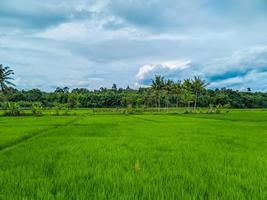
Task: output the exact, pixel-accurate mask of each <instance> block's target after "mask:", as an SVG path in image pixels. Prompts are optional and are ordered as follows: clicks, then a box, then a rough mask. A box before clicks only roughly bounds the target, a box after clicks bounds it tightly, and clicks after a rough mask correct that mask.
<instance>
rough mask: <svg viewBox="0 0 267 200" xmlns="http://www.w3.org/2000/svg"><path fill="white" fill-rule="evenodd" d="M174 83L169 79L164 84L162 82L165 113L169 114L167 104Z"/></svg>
mask: <svg viewBox="0 0 267 200" xmlns="http://www.w3.org/2000/svg"><path fill="white" fill-rule="evenodd" d="M173 85H174V82H173V81H172V80H170V79H168V80H167V81H166V82H164V86H163V89H164V90H165V91H166V106H167V112H169V104H170V96H171V92H172V89H173Z"/></svg>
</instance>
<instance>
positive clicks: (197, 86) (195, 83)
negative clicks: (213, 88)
mask: <svg viewBox="0 0 267 200" xmlns="http://www.w3.org/2000/svg"><path fill="white" fill-rule="evenodd" d="M205 87H206V82H205V80H202V79H201V78H200V77H199V76H194V79H193V80H192V90H193V93H194V95H195V103H194V109H196V107H197V101H198V97H199V95H200V94H201V93H202V92H203V91H205Z"/></svg>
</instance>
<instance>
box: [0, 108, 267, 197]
mask: <svg viewBox="0 0 267 200" xmlns="http://www.w3.org/2000/svg"><path fill="white" fill-rule="evenodd" d="M82 113H83V114H78V115H77V116H60V117H56V116H43V117H19V118H11V117H10V118H6V117H0V146H1V147H2V148H1V150H0V199H227V200H228V199H267V132H266V130H267V112H266V111H261V110H234V111H231V112H230V113H228V114H218V115H216V114H213V115H205V114H203V115H201V114H197V115H196V114H192V115H182V114H177V115H166V114H165V115H153V114H149V113H147V114H144V115H108V114H107V115H103V114H95V115H92V114H84V111H83V112H82ZM21 138H22V139H21Z"/></svg>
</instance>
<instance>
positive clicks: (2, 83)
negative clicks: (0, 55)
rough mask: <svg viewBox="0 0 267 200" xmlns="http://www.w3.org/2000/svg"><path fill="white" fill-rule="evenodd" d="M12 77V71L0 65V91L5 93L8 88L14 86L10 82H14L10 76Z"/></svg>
mask: <svg viewBox="0 0 267 200" xmlns="http://www.w3.org/2000/svg"><path fill="white" fill-rule="evenodd" d="M12 75H14V71H13V70H12V69H10V67H4V66H3V65H2V64H0V91H2V92H3V93H4V92H6V90H7V89H8V86H15V84H14V83H12V82H11V81H10V80H14V78H12V77H11V76H12Z"/></svg>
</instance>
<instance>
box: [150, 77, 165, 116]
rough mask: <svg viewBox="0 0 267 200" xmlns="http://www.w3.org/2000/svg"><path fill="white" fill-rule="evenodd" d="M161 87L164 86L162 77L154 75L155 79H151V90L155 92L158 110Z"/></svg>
mask: <svg viewBox="0 0 267 200" xmlns="http://www.w3.org/2000/svg"><path fill="white" fill-rule="evenodd" d="M163 87H164V77H163V76H155V79H154V80H152V90H153V91H155V92H156V94H157V101H158V111H160V97H161V91H162V89H163Z"/></svg>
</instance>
